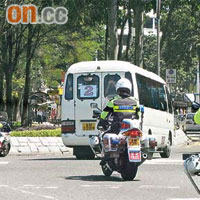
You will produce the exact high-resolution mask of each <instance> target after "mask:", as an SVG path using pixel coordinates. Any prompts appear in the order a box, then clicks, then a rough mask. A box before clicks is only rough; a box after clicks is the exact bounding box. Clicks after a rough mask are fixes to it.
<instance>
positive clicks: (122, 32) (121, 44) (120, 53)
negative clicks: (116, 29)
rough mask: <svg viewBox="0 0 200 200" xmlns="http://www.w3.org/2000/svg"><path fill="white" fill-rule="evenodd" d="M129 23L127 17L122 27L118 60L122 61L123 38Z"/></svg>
mask: <svg viewBox="0 0 200 200" xmlns="http://www.w3.org/2000/svg"><path fill="white" fill-rule="evenodd" d="M126 22H127V17H125V19H124V21H123V22H122V26H121V33H120V36H119V52H118V60H120V59H121V57H122V50H123V36H124V28H125V25H126Z"/></svg>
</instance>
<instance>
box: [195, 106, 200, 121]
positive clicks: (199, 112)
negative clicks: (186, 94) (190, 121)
mask: <svg viewBox="0 0 200 200" xmlns="http://www.w3.org/2000/svg"><path fill="white" fill-rule="evenodd" d="M194 121H195V123H196V124H200V109H199V110H198V111H197V112H196V113H195V115H194Z"/></svg>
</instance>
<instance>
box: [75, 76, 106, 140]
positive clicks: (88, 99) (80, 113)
mask: <svg viewBox="0 0 200 200" xmlns="http://www.w3.org/2000/svg"><path fill="white" fill-rule="evenodd" d="M74 79H75V88H76V93H75V97H76V98H75V106H74V109H75V112H74V113H75V121H76V135H77V136H87V135H94V134H98V131H97V129H96V123H97V120H96V119H93V118H92V115H93V110H94V109H93V108H91V106H90V104H91V103H97V105H98V107H99V108H100V109H101V108H102V95H101V93H102V92H101V84H102V83H101V73H85V74H84V73H81V74H75V77H74Z"/></svg>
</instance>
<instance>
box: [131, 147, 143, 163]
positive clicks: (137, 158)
mask: <svg viewBox="0 0 200 200" xmlns="http://www.w3.org/2000/svg"><path fill="white" fill-rule="evenodd" d="M128 157H129V161H130V162H141V151H140V150H133V149H129V151H128Z"/></svg>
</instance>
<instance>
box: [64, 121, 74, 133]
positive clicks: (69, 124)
mask: <svg viewBox="0 0 200 200" xmlns="http://www.w3.org/2000/svg"><path fill="white" fill-rule="evenodd" d="M61 133H75V120H66V121H62V122H61Z"/></svg>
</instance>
